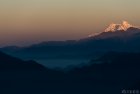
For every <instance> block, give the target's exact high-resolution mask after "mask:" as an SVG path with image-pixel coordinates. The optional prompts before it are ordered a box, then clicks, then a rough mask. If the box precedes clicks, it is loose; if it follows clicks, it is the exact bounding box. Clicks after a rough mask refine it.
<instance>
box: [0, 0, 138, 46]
mask: <svg viewBox="0 0 140 94" xmlns="http://www.w3.org/2000/svg"><path fill="white" fill-rule="evenodd" d="M139 11H140V0H0V46H10V45H19V46H26V45H30V44H34V43H39V42H42V41H51V40H72V39H76V40H77V39H81V38H84V37H86V36H88V35H90V34H93V33H97V32H103V31H104V30H105V29H106V28H107V26H108V25H109V24H110V23H113V22H114V23H121V22H122V21H123V20H126V21H128V22H130V23H131V24H134V25H137V26H140V21H139V19H140V12H139Z"/></svg>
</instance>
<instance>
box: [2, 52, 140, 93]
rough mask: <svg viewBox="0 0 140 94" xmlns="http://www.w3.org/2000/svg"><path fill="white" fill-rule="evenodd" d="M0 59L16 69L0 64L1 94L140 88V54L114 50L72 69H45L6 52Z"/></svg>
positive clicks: (115, 91) (108, 91)
mask: <svg viewBox="0 0 140 94" xmlns="http://www.w3.org/2000/svg"><path fill="white" fill-rule="evenodd" d="M6 59H7V60H6ZM10 60H11V61H12V62H11V63H10ZM0 61H3V62H9V63H7V64H6V63H5V66H6V65H7V66H9V64H10V66H11V67H13V66H14V67H13V68H16V70H14V71H13V72H12V71H8V70H7V69H8V68H9V67H4V68H5V70H4V68H2V67H0V68H1V69H0V77H1V78H0V83H1V84H0V94H9V93H10V94H11V93H12V94H19V93H20V94H121V92H122V90H123V89H139V87H140V84H139V82H140V75H139V71H140V54H139V53H115V52H111V53H108V54H105V55H104V56H102V57H101V58H99V59H96V60H95V59H93V60H91V62H90V63H89V64H88V65H85V66H80V67H76V68H73V69H71V70H69V71H60V70H59V71H58V70H50V69H47V68H46V69H44V67H43V68H42V66H40V65H39V66H38V64H36V63H35V62H34V63H33V62H32V63H30V61H29V62H26V64H22V63H25V62H24V61H22V60H20V59H17V58H14V57H11V56H9V55H6V54H4V53H0ZM2 64H3V63H2ZM15 65H16V67H15ZM21 65H22V66H24V67H21ZM28 65H29V66H28ZM18 66H19V68H17V67H18ZM31 66H32V67H31ZM34 66H38V67H34ZM20 67H21V68H22V69H24V70H22V71H21V70H20ZM26 68H27V69H28V70H26ZM29 68H31V69H34V70H33V71H30V70H29ZM40 68H41V69H43V70H41V71H40ZM10 69H12V68H10ZM12 70H13V69H12ZM38 70H39V71H38Z"/></svg>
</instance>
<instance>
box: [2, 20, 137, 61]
mask: <svg viewBox="0 0 140 94" xmlns="http://www.w3.org/2000/svg"><path fill="white" fill-rule="evenodd" d="M139 41H140V28H139V27H138V26H133V25H131V24H129V23H128V22H127V21H123V22H122V24H114V23H113V24H111V25H109V27H107V29H105V31H103V32H100V33H98V34H95V35H94V34H91V35H89V36H88V37H86V38H83V39H80V40H67V41H48V42H42V43H39V44H33V45H31V46H28V47H16V46H9V47H3V48H0V50H1V51H2V52H4V53H8V54H10V55H12V56H16V57H19V58H21V59H24V60H29V59H33V60H38V59H42V60H45V59H81V58H82V59H83V58H85V59H87V60H90V59H92V58H93V57H94V58H97V57H99V56H102V55H103V54H105V53H108V52H111V51H117V52H140V49H139V48H140V42H139Z"/></svg>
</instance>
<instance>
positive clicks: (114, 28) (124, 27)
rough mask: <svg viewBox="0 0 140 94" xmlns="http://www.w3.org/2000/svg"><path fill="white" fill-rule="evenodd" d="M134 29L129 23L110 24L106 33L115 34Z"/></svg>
mask: <svg viewBox="0 0 140 94" xmlns="http://www.w3.org/2000/svg"><path fill="white" fill-rule="evenodd" d="M130 27H134V26H132V25H131V24H129V23H128V22H127V21H123V22H122V23H121V24H114V23H112V24H110V25H109V27H108V28H107V29H105V32H115V31H118V30H122V31H126V30H127V29H128V28H130Z"/></svg>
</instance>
